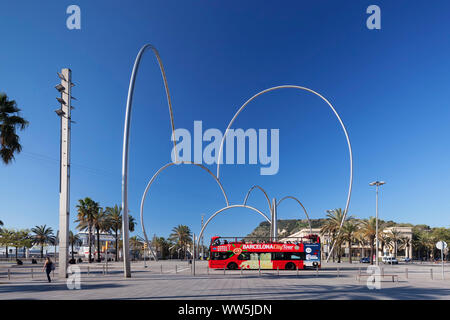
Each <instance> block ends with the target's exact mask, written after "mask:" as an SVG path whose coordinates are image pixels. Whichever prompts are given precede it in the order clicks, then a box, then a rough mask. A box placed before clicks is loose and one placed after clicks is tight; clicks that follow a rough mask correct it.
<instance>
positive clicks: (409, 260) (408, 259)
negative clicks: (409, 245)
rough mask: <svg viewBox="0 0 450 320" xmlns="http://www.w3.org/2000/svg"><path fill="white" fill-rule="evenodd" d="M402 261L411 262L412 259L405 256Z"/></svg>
mask: <svg viewBox="0 0 450 320" xmlns="http://www.w3.org/2000/svg"><path fill="white" fill-rule="evenodd" d="M402 261H403V262H406V263H408V262H411V261H412V260H411V258H403V259H402Z"/></svg>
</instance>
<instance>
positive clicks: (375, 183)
mask: <svg viewBox="0 0 450 320" xmlns="http://www.w3.org/2000/svg"><path fill="white" fill-rule="evenodd" d="M385 183H386V182H384V181H374V182H371V183H369V186H376V207H375V211H376V217H375V225H376V227H375V265H376V266H378V187H379V186H382V185H383V184H385Z"/></svg>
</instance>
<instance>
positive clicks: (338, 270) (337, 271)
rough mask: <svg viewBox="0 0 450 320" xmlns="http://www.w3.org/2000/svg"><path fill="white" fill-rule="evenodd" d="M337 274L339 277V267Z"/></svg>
mask: <svg viewBox="0 0 450 320" xmlns="http://www.w3.org/2000/svg"><path fill="white" fill-rule="evenodd" d="M337 276H338V278H339V267H337Z"/></svg>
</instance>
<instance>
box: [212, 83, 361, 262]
mask: <svg viewBox="0 0 450 320" xmlns="http://www.w3.org/2000/svg"><path fill="white" fill-rule="evenodd" d="M287 88H292V89H298V90H304V91H308V92H310V93H313V94H315V95H316V96H318V97H319V98H321V99H322V100H323V101H325V103H326V104H327V105H328V106H329V107H330V108H331V110H332V111H333V113H334V115H335V116H336V118H337V119H338V121H339V123H340V125H341V127H342V130H343V131H344V134H345V138H346V140H347V146H348V152H349V157H350V178H349V186H348V194H347V202H346V204H345V209H344V217H343V220H342V222H341V225H340V226H339V230H338V236H339V234H340V232H341V229H342V225H343V223H344V221H345V217H346V216H347V212H348V208H349V205H350V197H351V194H352V185H353V153H352V146H351V143H350V138H349V136H348V133H347V129H346V128H345V125H344V122H343V121H342V119H341V117H340V116H339V114H338V113H337V111H336V109H335V108H334V107H333V105H332V104H331V103H330V102H329V101H328V100H327V99H326V98H325V97H324V96H322V95H321V94H320V93H318V92H316V91H314V90H312V89H309V88H306V87H301V86H297V85H282V86H276V87H271V88H268V89H265V90H263V91H260V92H258V93H257V94H255V95H254V96H253V97H251V98H250V99H248V100H247V101H246V102H245V103H244V104H243V105H242V106H241V107H240V108H239V109H238V111H237V112H236V114H235V115H234V116H233V118H232V119H231V121H230V123H229V124H228V127H227V129H226V131H225V134H224V135H223V137H222V141H221V143H220V149H219V155H218V158H217V159H222V153H223V144H224V142H225V138H226V136H227V133H228V131H229V129H230V128H231V126H232V125H233V123H234V121H235V120H236V118H237V116H238V115H239V114H240V113H241V112H242V110H244V108H245V107H246V106H247V105H248V104H249V103H250V102H251V101H253V100H254V99H256V98H257V97H259V96H260V95H263V94H265V93H267V92H270V91H274V90H279V89H287ZM220 162H221V161H217V178H218V179H219V175H220ZM335 244H336V241H335V242H334V243H333V246H332V247H331V250H330V253H329V255H328V257H327V262H328V259H329V258H330V256H331V254H332V253H333V250H334V246H335Z"/></svg>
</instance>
